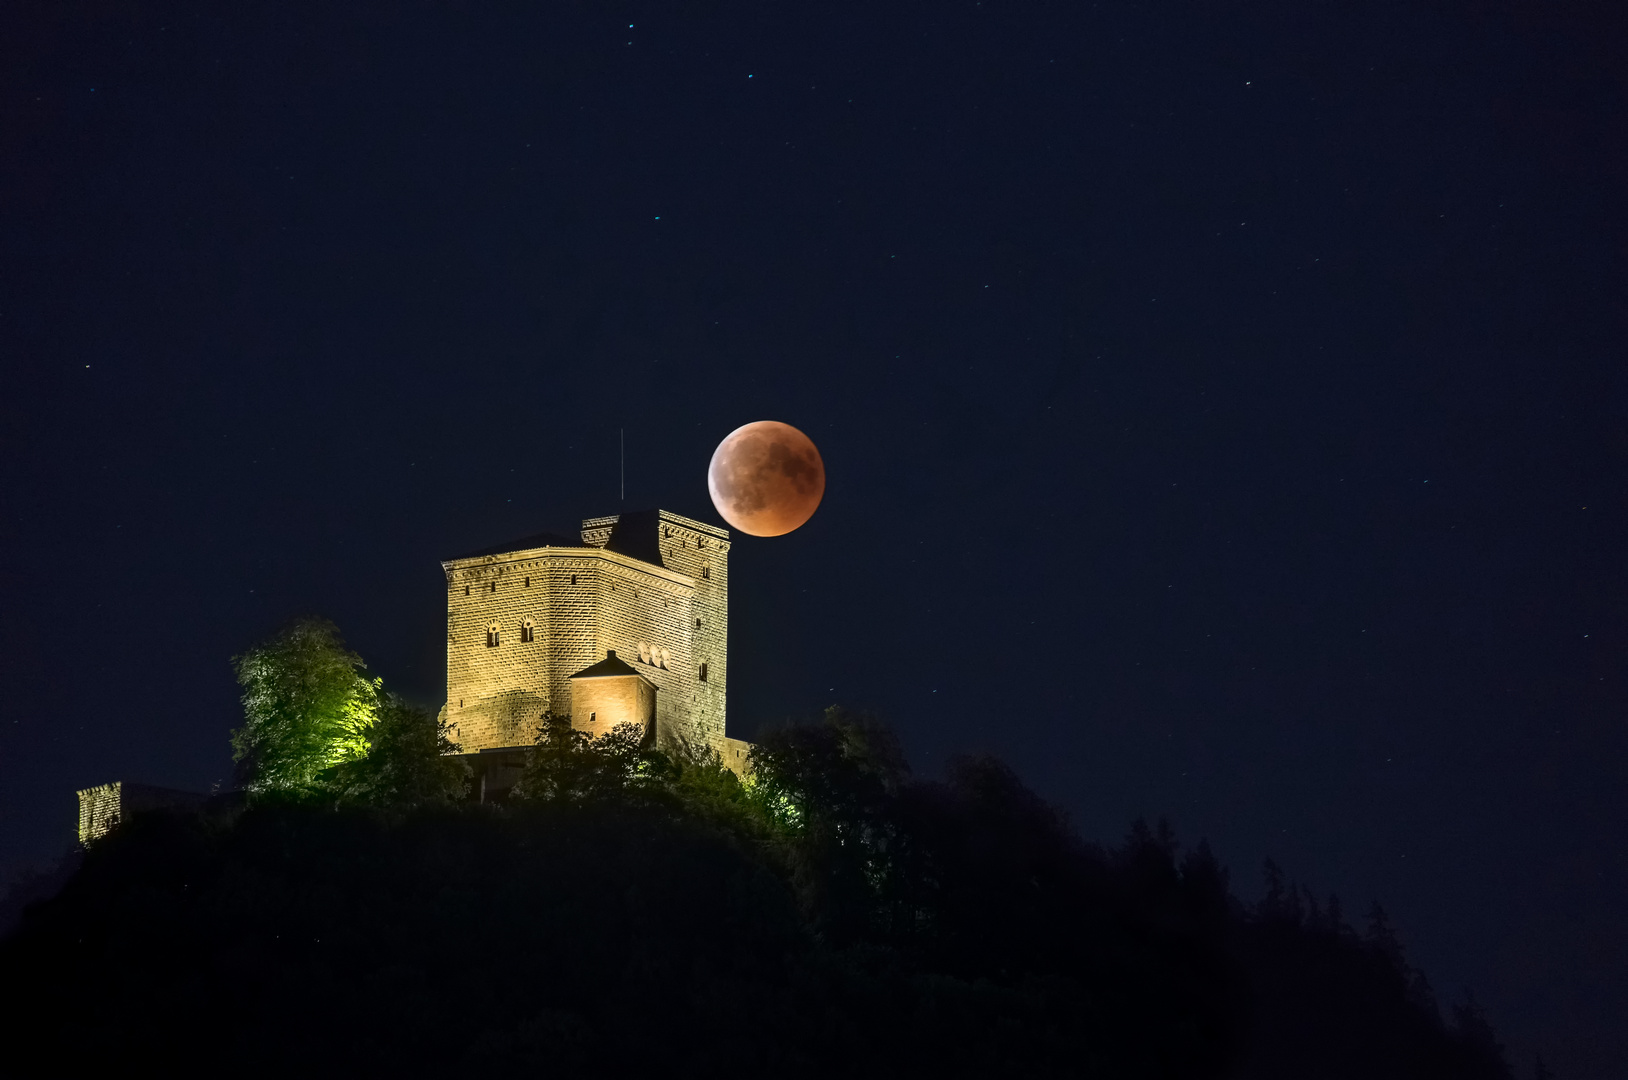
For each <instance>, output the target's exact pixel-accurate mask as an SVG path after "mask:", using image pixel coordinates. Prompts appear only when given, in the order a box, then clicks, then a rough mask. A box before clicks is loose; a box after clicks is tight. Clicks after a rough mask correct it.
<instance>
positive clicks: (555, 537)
mask: <svg viewBox="0 0 1628 1080" xmlns="http://www.w3.org/2000/svg"><path fill="white" fill-rule="evenodd" d="M581 546H582V541H581V540H580V539H578V538H576V537H571V536H561V535H560V534H559V533H538V534H537V535H536V536H523V537H521V538H520V539H519V540H510V541H509V542H508V543H507V544H497V545H495V546H493V547H489V548H481V549H480V550H479V551H466V552H464V553H463V554H462V555H454V556H452V558H451V559H448V560H447V562H453V561H454V560H457V559H474V558H479V557H480V556H482V555H507V554H508V553H509V552H511V551H527V550H529V549H531V548H540V547H569V548H579V547H581Z"/></svg>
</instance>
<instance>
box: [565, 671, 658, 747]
mask: <svg viewBox="0 0 1628 1080" xmlns="http://www.w3.org/2000/svg"><path fill="white" fill-rule="evenodd" d="M655 718H656V690H655V687H653V686H651V685H650V683H648V682H647V681H645V679H644V678H643V677H641V676H639V675H613V676H610V677H608V678H598V679H572V680H571V726H572V727H574V728H581V729H582V730H583V731H586V732H588V733H589V734H590V735H594V736H599V735H606V734H609V733H610V732H611V731H612V730H613V729H615V727H616V726H617V725H618V724H638V725H639V726H640V727H641V728H643V729H644V730H646V731H648V730H649V726H650V724H651V722H652V721H654V720H655Z"/></svg>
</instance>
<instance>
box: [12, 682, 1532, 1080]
mask: <svg viewBox="0 0 1628 1080" xmlns="http://www.w3.org/2000/svg"><path fill="white" fill-rule="evenodd" d="M556 728H557V729H558V730H550V729H547V727H546V725H545V732H544V734H543V737H542V740H541V742H540V744H539V747H538V749H537V751H536V752H535V753H534V755H533V758H532V762H531V765H530V767H529V768H528V770H527V772H526V774H525V776H524V777H523V779H522V782H521V785H520V786H519V788H518V789H517V790H516V798H515V799H514V800H513V801H512V802H511V803H510V804H509V805H507V806H504V807H493V806H475V805H468V804H455V803H452V802H450V801H447V800H446V799H444V798H440V797H429V796H430V795H433V794H434V792H435V790H436V789H435V787H434V785H433V784H429V785H427V786H426V785H419V786H418V787H412V786H411V785H408V786H407V787H398V788H397V789H393V790H398V791H408V792H409V794H410V795H411V797H403V798H399V799H397V798H393V797H388V796H387V794H386V792H387V790H389V785H387V784H377V785H374V786H372V787H369V788H365V789H364V788H363V787H361V786H358V787H356V788H355V789H354V790H352V791H351V792H350V793H349V794H348V795H346V796H344V797H342V798H339V799H338V800H337V802H336V800H335V799H334V798H333V797H332V795H331V793H330V794H328V795H325V796H324V797H323V798H321V799H320V800H318V799H312V800H308V801H282V802H276V801H269V800H261V801H259V802H258V803H256V804H253V805H251V806H249V807H248V808H247V809H246V810H243V811H241V812H240V813H236V814H234V815H229V816H223V817H215V818H210V817H207V816H191V817H186V816H174V815H170V816H165V815H150V816H146V817H142V818H137V819H135V820H133V821H131V822H128V823H126V824H125V825H124V826H123V827H122V828H121V829H119V830H118V831H117V832H116V833H115V834H114V835H112V836H111V837H109V838H108V839H107V840H106V841H104V842H102V843H101V844H98V845H97V846H96V847H95V848H93V849H92V850H91V851H90V852H89V853H88V856H87V858H86V861H85V864H84V866H83V868H82V869H81V871H80V872H79V873H78V874H77V875H76V876H75V877H74V878H73V879H72V880H71V881H70V882H69V884H68V886H67V887H66V889H65V890H64V891H63V892H62V894H61V895H60V896H58V897H57V898H56V899H54V900H52V901H50V902H48V903H46V904H43V905H41V906H38V907H36V908H34V909H33V910H32V911H31V912H30V913H29V915H28V917H27V918H26V919H25V922H24V925H23V928H22V930H21V931H20V932H19V933H18V934H17V935H15V936H14V937H13V938H12V939H11V940H9V941H7V942H6V943H5V944H4V945H3V946H0V973H3V977H4V978H5V980H6V982H7V984H8V985H11V986H26V987H28V988H29V993H28V994H26V995H24V1000H23V1004H22V1005H21V1007H20V1008H16V1009H13V1010H12V1011H11V1012H10V1013H9V1014H7V1015H6V1019H5V1022H4V1024H5V1027H6V1028H7V1029H8V1036H9V1039H8V1041H10V1042H11V1043H12V1044H13V1045H16V1040H18V1039H26V1040H28V1042H29V1043H30V1044H31V1045H41V1046H49V1047H53V1048H57V1049H56V1051H55V1053H56V1054H58V1055H60V1057H59V1062H58V1063H59V1064H60V1065H61V1066H62V1068H60V1069H57V1068H53V1069H50V1070H47V1071H51V1072H57V1071H80V1070H82V1069H83V1068H88V1067H93V1066H95V1065H104V1066H111V1065H117V1066H120V1067H122V1068H139V1067H140V1066H142V1065H148V1066H151V1067H155V1068H162V1069H164V1070H165V1071H166V1072H169V1073H183V1074H184V1073H192V1072H201V1071H204V1070H206V1069H208V1070H217V1069H218V1070H229V1071H231V1072H235V1073H247V1074H250V1075H259V1074H267V1075H270V1074H280V1073H289V1072H296V1071H297V1072H300V1073H317V1074H338V1073H351V1074H358V1073H359V1074H364V1075H387V1074H397V1075H432V1074H433V1075H443V1074H446V1073H447V1072H448V1071H449V1070H451V1071H453V1072H457V1071H460V1070H469V1069H477V1070H487V1069H491V1070H503V1071H508V1070H511V1069H516V1068H518V1069H523V1070H529V1071H531V1072H534V1073H536V1074H539V1075H548V1076H562V1077H564V1076H579V1075H580V1076H588V1075H595V1076H603V1075H607V1074H610V1075H621V1074H625V1073H633V1072H635V1071H637V1072H639V1073H641V1074H644V1075H659V1076H664V1077H682V1076H691V1075H708V1076H712V1075H717V1074H728V1073H732V1072H735V1071H744V1072H748V1073H754V1074H755V1073H772V1074H773V1075H776V1076H808V1077H826V1076H836V1075H843V1076H918V1075H943V1076H965V1075H974V1074H976V1075H1002V1076H1006V1075H1011V1076H1104V1077H1182V1076H1192V1077H1198V1076H1219V1075H1239V1076H1250V1077H1295V1078H1301V1077H1306V1076H1327V1077H1344V1076H1351V1077H1359V1076H1360V1077H1372V1076H1386V1077H1398V1078H1401V1077H1410V1076H1417V1077H1426V1076H1428V1077H1432V1078H1445V1077H1464V1078H1472V1077H1477V1078H1478V1077H1500V1076H1507V1070H1505V1069H1504V1068H1503V1066H1502V1064H1501V1063H1500V1061H1499V1060H1498V1058H1497V1053H1496V1048H1495V1047H1494V1046H1492V1045H1491V1044H1490V1032H1487V1031H1486V1030H1485V1026H1484V1024H1483V1025H1480V1026H1477V1024H1478V1023H1479V1021H1478V1020H1477V1019H1476V1018H1475V1016H1474V1015H1473V1014H1471V1013H1465V1014H1463V1015H1462V1016H1461V1017H1460V1022H1459V1024H1458V1025H1457V1026H1456V1027H1453V1028H1449V1027H1447V1026H1444V1025H1443V1024H1442V1022H1441V1020H1440V1018H1439V1016H1438V1015H1437V1014H1436V1011H1435V1007H1434V1005H1433V1004H1432V1003H1431V1002H1430V1001H1429V1000H1428V991H1427V989H1426V988H1424V987H1423V985H1422V982H1421V980H1420V979H1419V978H1418V977H1417V976H1416V975H1414V974H1413V973H1411V972H1410V971H1409V970H1408V968H1407V966H1406V964H1405V962H1404V960H1403V958H1402V955H1401V952H1400V949H1399V948H1398V947H1397V946H1396V943H1395V939H1394V936H1392V935H1390V933H1389V931H1388V928H1386V927H1384V926H1383V924H1381V925H1380V926H1379V928H1378V931H1377V932H1376V933H1375V934H1374V935H1372V936H1370V937H1367V938H1363V937H1359V936H1358V935H1356V934H1355V933H1354V932H1353V931H1351V930H1350V929H1349V928H1348V927H1346V926H1345V924H1344V923H1343V921H1342V920H1341V919H1340V918H1339V916H1338V915H1337V914H1335V913H1331V912H1330V911H1329V910H1328V909H1327V908H1326V907H1321V908H1319V907H1317V906H1316V905H1308V904H1306V903H1304V902H1303V901H1302V899H1301V897H1300V894H1298V893H1297V892H1295V891H1294V890H1291V889H1288V888H1286V887H1284V886H1282V885H1281V883H1278V885H1277V886H1276V887H1275V889H1274V890H1269V893H1268V899H1267V901H1266V902H1263V904H1261V905H1258V906H1257V907H1256V908H1253V909H1252V908H1246V907H1244V906H1242V905H1240V904H1239V903H1238V902H1237V901H1236V900H1235V899H1233V898H1232V897H1231V895H1230V893H1229V890H1228V882H1227V875H1226V873H1225V871H1224V870H1223V869H1222V868H1221V867H1220V866H1219V865H1217V863H1216V861H1215V860H1214V859H1213V858H1212V857H1211V856H1210V855H1209V853H1208V851H1207V849H1205V848H1204V847H1203V846H1202V845H1200V847H1199V848H1198V850H1197V851H1195V852H1192V853H1189V854H1187V855H1186V856H1185V857H1179V853H1178V848H1177V844H1176V842H1175V840H1174V838H1173V837H1171V836H1170V835H1169V833H1168V831H1167V830H1165V829H1163V828H1162V827H1161V828H1158V829H1150V828H1147V827H1145V826H1140V825H1139V826H1137V827H1136V828H1135V829H1133V831H1132V833H1131V835H1130V836H1129V837H1128V838H1127V839H1126V841H1125V842H1124V843H1123V844H1121V845H1120V846H1119V847H1117V848H1113V849H1101V848H1097V847H1095V846H1092V845H1089V844H1086V843H1084V842H1082V841H1081V840H1080V839H1079V838H1078V837H1077V836H1076V835H1075V834H1074V833H1073V832H1072V831H1071V830H1070V829H1069V828H1068V827H1067V825H1066V823H1065V822H1064V820H1063V819H1062V818H1061V816H1060V815H1059V814H1058V813H1057V812H1056V811H1055V810H1053V809H1052V808H1051V807H1049V806H1048V805H1046V804H1045V803H1044V802H1043V801H1042V800H1040V799H1039V798H1037V797H1036V796H1035V795H1034V794H1033V793H1031V792H1029V791H1028V790H1027V789H1025V788H1024V787H1023V785H1022V784H1021V783H1019V782H1018V780H1017V779H1016V777H1015V776H1014V775H1013V774H1012V773H1011V772H1010V771H1009V770H1008V769H1006V768H1005V767H1004V766H1001V765H1000V764H999V763H996V762H993V761H990V760H987V759H971V760H966V761H962V762H960V763H958V764H957V765H955V766H954V767H952V768H951V769H950V770H949V773H948V775H947V777H946V779H944V780H942V781H922V780H918V779H915V778H913V777H911V775H910V774H909V772H908V770H907V769H906V767H905V764H904V760H903V757H902V755H901V754H900V753H899V751H898V747H897V745H896V743H894V742H893V740H892V739H891V737H889V736H888V734H887V733H886V731H885V730H884V729H882V728H880V727H879V726H878V725H875V724H874V723H871V722H869V721H866V720H864V719H863V718H858V717H854V716H850V715H847V714H844V713H840V712H836V713H833V714H831V715H829V716H828V717H827V718H826V720H825V721H824V722H823V723H821V724H817V725H811V726H807V727H801V728H792V729H788V730H785V731H782V732H779V733H776V734H774V735H772V736H770V737H768V738H765V739H764V740H763V741H762V742H761V743H760V745H759V747H758V748H757V749H756V750H755V751H754V756H753V766H754V771H753V773H752V781H751V782H750V783H748V784H745V785H742V784H740V783H739V782H737V781H736V779H735V778H734V776H733V775H731V774H730V773H728V772H727V771H726V770H723V769H722V768H720V767H719V766H718V764H717V763H716V762H715V761H710V762H709V761H705V760H703V761H681V760H678V759H675V758H674V757H672V756H669V755H665V754H660V753H657V752H655V751H652V750H650V749H649V748H646V747H643V746H641V745H640V744H639V742H638V741H637V740H633V739H622V740H620V741H618V740H615V739H600V740H592V741H588V740H584V739H580V738H577V737H576V736H575V735H572V734H571V733H570V731H569V728H568V726H563V727H562V726H559V725H556ZM398 764H400V763H398ZM394 775H397V776H413V775H418V774H416V773H414V771H413V769H412V768H408V767H405V766H404V767H403V768H402V769H398V770H396V773H395V774H394ZM426 793H429V795H426ZM70 1062H71V1063H72V1066H73V1067H72V1069H70V1068H69V1064H70Z"/></svg>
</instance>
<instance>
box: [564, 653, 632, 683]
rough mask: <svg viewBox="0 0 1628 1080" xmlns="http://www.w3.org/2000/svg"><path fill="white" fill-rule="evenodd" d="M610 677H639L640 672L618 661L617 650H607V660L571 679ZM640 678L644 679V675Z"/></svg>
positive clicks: (585, 669)
mask: <svg viewBox="0 0 1628 1080" xmlns="http://www.w3.org/2000/svg"><path fill="white" fill-rule="evenodd" d="M608 675H639V672H638V670H637V669H636V668H634V667H633V666H632V665H631V664H629V663H628V662H627V661H625V660H618V659H617V658H616V650H615V649H607V650H606V652H605V659H603V660H601V661H600V662H599V663H597V664H595V665H593V666H592V667H585V668H583V669H582V670H581V671H579V672H577V673H576V674H575V675H572V676H570V677H571V678H573V679H603V678H605V677H606V676H608ZM639 677H640V678H641V679H642V678H644V676H643V675H639Z"/></svg>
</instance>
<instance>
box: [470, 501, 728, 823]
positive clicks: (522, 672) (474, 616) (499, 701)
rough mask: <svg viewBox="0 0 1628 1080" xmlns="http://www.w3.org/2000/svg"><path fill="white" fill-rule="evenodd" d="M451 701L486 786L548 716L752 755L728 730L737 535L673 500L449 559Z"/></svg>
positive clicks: (501, 777) (514, 765) (507, 769)
mask: <svg viewBox="0 0 1628 1080" xmlns="http://www.w3.org/2000/svg"><path fill="white" fill-rule="evenodd" d="M441 566H442V569H443V570H445V572H446V581H447V704H446V709H445V714H444V715H445V717H446V719H447V722H448V725H449V727H450V728H451V729H452V737H453V739H454V741H456V742H458V743H460V744H461V745H462V748H463V753H464V754H465V755H467V756H468V757H469V759H470V760H471V761H472V762H473V763H474V764H475V766H476V771H477V775H478V777H479V780H480V784H481V786H482V790H483V792H488V791H493V790H501V789H503V788H506V787H507V786H508V785H509V783H512V782H513V778H514V776H515V775H516V774H517V771H518V768H519V764H520V760H521V757H520V755H521V753H522V752H523V751H524V750H526V749H527V748H529V747H530V746H531V745H532V743H533V742H534V741H535V739H536V736H537V727H538V723H539V721H540V719H541V717H542V714H543V713H544V712H545V711H547V712H552V713H554V714H555V715H556V716H565V715H569V716H570V717H571V724H572V726H573V727H577V728H580V729H582V730H585V731H591V732H593V733H594V734H596V735H597V734H602V733H604V732H606V731H609V730H610V729H611V728H613V727H615V726H616V725H617V724H620V723H625V722H633V723H637V724H640V725H643V727H644V729H645V731H646V732H647V734H648V735H649V736H650V737H652V738H653V739H654V740H655V741H656V742H657V743H658V744H659V745H663V746H668V747H690V748H696V749H700V748H711V749H713V750H715V751H717V752H718V754H719V756H720V757H721V758H722V759H723V761H724V762H725V764H727V765H729V766H730V767H732V768H739V767H740V766H741V765H743V764H744V763H745V757H746V750H747V747H748V744H746V743H744V742H742V741H741V740H739V739H731V738H728V737H727V736H726V735H725V733H724V702H725V697H726V693H727V690H728V686H729V533H728V532H727V531H725V530H723V529H718V528H714V527H713V526H711V525H706V524H703V523H701V522H699V521H692V520H691V519H689V518H686V517H680V516H679V515H678V514H674V513H670V512H668V511H666V510H649V511H641V512H638V513H629V514H618V515H612V516H610V517H598V518H589V519H588V520H586V521H584V522H583V523H582V532H581V537H580V539H572V538H569V537H562V536H556V535H552V534H543V535H540V536H531V537H527V538H525V539H523V540H517V541H514V542H513V543H509V544H501V545H499V546H497V547H493V548H486V549H483V550H481V551H474V552H470V553H469V554H467V555H460V556H458V557H456V558H452V559H448V560H447V561H445V562H444V563H442V564H441Z"/></svg>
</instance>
